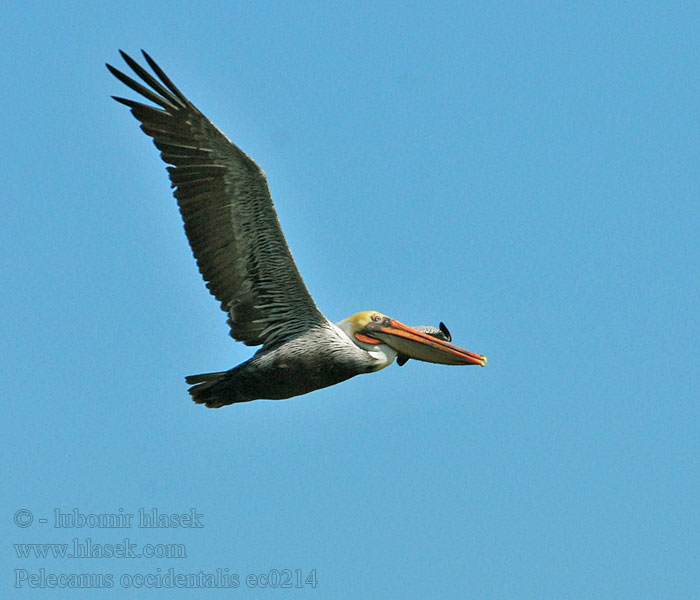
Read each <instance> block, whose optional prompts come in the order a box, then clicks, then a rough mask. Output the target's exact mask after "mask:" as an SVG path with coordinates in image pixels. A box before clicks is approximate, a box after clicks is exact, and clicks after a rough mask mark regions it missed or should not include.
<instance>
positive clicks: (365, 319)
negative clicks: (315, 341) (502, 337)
mask: <svg viewBox="0 0 700 600" xmlns="http://www.w3.org/2000/svg"><path fill="white" fill-rule="evenodd" d="M338 325H339V327H340V328H341V329H342V330H343V331H344V332H345V333H346V335H347V336H348V337H349V338H350V339H351V340H352V341H353V342H354V343H355V344H357V345H358V346H359V347H360V348H362V349H363V350H366V351H368V352H370V353H372V352H373V351H374V352H381V353H382V354H384V355H387V359H388V362H387V363H386V364H390V363H391V361H393V360H394V358H395V357H396V355H398V354H402V355H404V356H406V357H408V358H414V359H416V360H422V361H424V362H432V363H439V364H443V365H481V366H482V367H483V366H484V365H486V357H485V356H481V355H480V354H475V353H473V352H470V351H469V350H465V349H464V348H460V347H459V346H455V345H454V344H451V343H450V342H448V341H445V340H443V339H440V338H438V337H435V336H433V335H430V334H428V333H424V332H423V331H419V330H418V329H414V328H413V327H409V326H408V325H404V324H403V323H401V322H399V321H397V320H396V319H392V318H391V317H387V316H386V315H384V314H382V313H380V312H378V311H376V310H366V311H363V312H359V313H357V314H354V315H352V316H351V317H348V318H347V319H345V320H344V321H341V322H340V323H338ZM389 357H390V358H389ZM384 366H386V365H384Z"/></svg>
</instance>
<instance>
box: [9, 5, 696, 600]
mask: <svg viewBox="0 0 700 600" xmlns="http://www.w3.org/2000/svg"><path fill="white" fill-rule="evenodd" d="M221 4H222V3H197V6H196V8H195V7H194V5H193V3H190V2H177V1H176V2H169V3H167V5H166V4H159V3H153V2H120V3H102V4H100V3H77V2H74V3H70V2H66V3H54V4H49V3H37V2H24V3H19V2H15V3H10V5H9V7H6V8H5V10H4V17H3V19H4V25H5V27H4V34H3V39H2V42H0V44H2V48H3V52H2V53H0V68H1V69H2V71H1V74H2V81H3V86H2V87H3V92H2V98H3V109H4V118H3V142H4V143H3V145H2V150H0V153H2V164H3V167H4V168H3V183H4V185H3V192H2V195H3V227H2V235H1V236H0V244H1V245H2V247H1V248H0V250H1V251H2V255H3V256H4V260H3V268H2V270H1V271H0V273H1V275H2V287H3V289H4V290H5V293H4V297H5V304H4V306H5V310H4V311H2V317H1V322H2V332H3V334H2V336H1V341H0V352H2V356H3V360H2V362H1V364H2V366H1V367H0V369H2V381H3V398H4V406H5V407H6V416H5V418H4V419H2V425H0V427H1V428H2V438H3V440H5V447H6V451H5V452H4V460H3V463H4V479H5V484H4V485H3V486H2V489H1V490H0V497H1V498H2V506H3V507H4V510H3V517H2V519H1V520H0V522H1V523H2V526H1V528H2V538H3V539H4V540H6V541H5V547H4V548H3V549H2V553H3V556H4V560H3V564H4V565H5V567H4V568H3V571H4V572H3V575H2V582H3V583H2V585H3V591H2V593H1V595H2V596H3V597H10V596H13V595H14V596H16V597H23V598H33V597H43V598H45V597H47V595H46V594H47V593H49V594H50V596H51V597H56V598H73V597H84V596H85V593H89V595H90V597H95V598H112V597H136V596H137V595H138V596H139V597H143V598H191V597H206V598H218V597H234V598H235V597H241V598H247V597H253V598H268V597H269V598H279V597H282V596H285V597H287V596H290V597H318V598H398V597H404V598H425V597H443V598H450V597H463V598H479V599H482V598H498V599H500V598H504V599H505V598H508V599H511V598H533V599H542V598H569V599H577V598H581V599H584V598H585V599H589V598H637V599H642V598H687V597H691V596H692V595H694V594H695V593H697V590H698V589H699V588H700V575H698V573H700V518H699V516H698V502H699V496H700V480H699V479H698V468H699V467H700V433H699V432H700V427H699V425H700V406H699V405H698V387H699V383H700V380H699V377H698V375H699V372H700V370H699V368H698V362H697V352H698V349H699V347H700V346H699V343H698V342H699V340H698V324H697V317H698V306H699V304H700V302H699V301H700V283H699V281H700V278H699V277H698V256H699V255H700V243H699V236H698V228H699V227H700V218H699V217H700V214H699V212H700V211H699V209H698V206H699V203H698V200H699V199H700V152H699V145H698V139H700V119H699V118H698V106H700V75H699V73H700V53H699V52H698V48H699V45H700V33H699V32H700V9H699V8H698V6H697V5H695V4H694V3H676V2H658V3H645V2H642V3H634V4H630V3H609V2H598V3H595V2H592V3H543V2H535V3H533V2H528V3H502V2H499V3H492V2H483V3H441V4H437V5H434V4H431V5H430V6H428V5H427V3H425V4H413V5H408V4H406V5H400V4H398V3H397V4H394V3H378V4H377V3H363V2H360V3H357V2H355V3H352V6H350V5H348V6H340V5H338V4H331V3H303V2H302V3H239V2H231V3H225V4H226V6H224V7H222V6H221ZM119 48H123V49H124V50H125V51H127V52H129V53H131V54H132V55H136V54H137V53H138V51H139V49H140V48H145V49H146V50H147V51H148V52H149V53H151V55H152V56H153V57H154V58H155V59H156V60H157V61H158V62H159V63H160V64H161V66H162V67H163V68H164V70H165V71H166V72H167V73H168V74H169V75H170V77H171V78H172V79H173V80H174V81H175V82H176V84H177V85H178V86H179V87H180V88H181V89H182V90H183V91H184V92H185V93H186V94H188V96H189V97H190V98H191V100H192V101H193V102H195V104H196V105H197V106H198V107H199V108H200V109H201V110H202V111H203V112H204V113H205V114H206V115H207V116H208V117H209V118H210V119H212V120H213V121H214V122H215V123H216V124H217V125H218V126H219V127H220V128H221V129H223V130H224V131H225V132H226V133H227V134H228V135H229V137H231V139H232V140H234V141H235V142H236V143H237V144H239V145H240V146H241V147H242V148H243V149H244V150H245V151H246V152H248V153H249V154H250V155H251V156H253V157H254V158H255V159H256V160H257V161H258V163H259V164H260V165H261V166H262V168H263V169H264V170H265V171H266V173H267V176H268V180H269V183H270V188H271V191H272V194H273V197H274V199H275V202H276V206H277V210H278V214H279V217H280V220H281V223H282V226H283V228H284V231H285V233H286V236H287V240H288V242H289V245H290V247H291V249H292V252H293V253H294V256H295V259H296V261H297V264H298V266H299V268H300V270H301V273H302V275H303V276H304V278H305V280H306V283H307V285H308V287H309V289H310V291H311V292H312V294H313V295H314V297H315V299H316V301H317V303H318V305H319V307H320V308H321V309H322V310H323V311H324V313H325V314H326V315H327V316H328V317H329V318H330V319H332V320H336V321H337V320H340V319H343V318H345V317H346V316H348V315H350V314H353V313H355V312H357V311H359V310H366V309H377V310H381V311H382V312H385V313H387V314H389V315H391V316H393V317H395V318H397V319H399V320H401V321H403V322H406V323H410V324H433V325H435V324H437V323H438V322H439V321H444V322H445V323H446V324H447V325H448V326H449V328H450V329H451V331H452V334H453V337H454V340H455V342H456V343H458V344H460V345H462V346H464V347H466V348H469V349H470V350H473V351H475V352H479V353H483V354H485V355H487V356H488V357H489V364H488V366H487V367H486V368H484V369H477V368H456V367H454V368H450V367H444V366H438V365H429V364H422V363H418V362H416V361H411V362H409V363H408V364H407V365H406V366H405V367H402V368H398V367H397V366H395V365H392V366H391V367H389V368H387V369H385V370H384V371H382V372H380V373H378V374H373V375H365V376H361V377H357V378H355V379H353V380H350V381H348V382H346V383H343V384H341V385H338V386H335V387H333V388H329V389H325V390H321V391H317V392H314V393H312V394H310V395H308V396H302V397H299V398H295V399H291V400H287V401H282V402H253V403H249V404H245V405H239V406H233V407H228V408H224V409H221V410H206V409H204V408H203V407H200V406H196V405H194V404H193V403H192V402H191V401H190V400H189V397H188V394H187V390H186V384H185V382H184V380H183V377H184V376H185V375H187V374H191V373H199V372H206V371H213V370H223V369H227V368H230V367H232V366H234V365H235V364H238V363H239V362H242V361H243V360H245V359H247V358H248V357H249V356H250V355H251V354H252V349H250V348H248V347H245V346H243V345H242V344H236V343H234V342H233V341H232V340H231V339H230V338H229V337H228V335H227V327H226V323H225V316H224V315H223V313H221V312H220V310H219V308H218V305H217V303H216V302H215V301H214V300H213V298H211V297H210V296H209V295H208V293H207V291H206V290H205V288H204V285H203V284H202V282H201V280H200V278H199V275H198V273H197V270H196V266H195V264H194V261H193V259H192V257H191V253H190V250H189V248H188V246H187V243H186V240H185V236H184V234H183V231H182V226H181V223H180V220H179V215H178V211H177V208H176V205H175V201H174V200H173V198H172V196H171V194H170V191H169V182H168V180H167V176H166V173H165V169H164V166H163V165H162V164H161V162H160V159H159V157H158V155H157V152H156V150H155V148H154V147H153V145H152V144H151V142H150V141H149V140H148V139H147V138H146V137H145V136H144V135H143V134H142V132H141V131H140V130H139V129H138V126H137V123H136V121H135V120H134V119H133V118H132V117H131V115H130V114H129V113H128V111H127V110H126V109H125V108H124V107H122V106H120V105H118V104H116V103H115V102H113V101H112V100H111V99H110V98H109V96H110V95H111V94H117V95H125V94H126V95H129V92H128V91H127V90H126V89H125V88H124V86H122V84H120V83H119V82H118V81H116V80H115V79H114V78H113V77H112V76H111V75H110V74H109V73H108V72H107V70H106V69H105V68H104V63H105V62H110V63H112V64H114V65H115V66H117V67H118V68H122V66H123V63H121V59H120V57H119V55H118V52H117V50H118V49H119ZM132 97H133V96H132ZM152 508H156V509H157V510H158V511H159V512H160V513H162V514H178V513H188V512H189V511H190V509H193V508H194V509H195V510H196V512H197V514H201V515H203V516H202V517H201V521H202V523H203V525H204V526H203V527H202V528H171V529H144V528H140V527H137V526H133V527H131V528H127V529H121V530H110V529H100V528H88V527H83V528H78V527H75V528H71V527H63V528H56V527H53V517H54V514H55V512H54V511H55V510H56V509H58V510H59V511H61V512H66V513H71V512H72V511H73V509H77V510H78V511H79V512H80V513H81V514H117V513H119V511H120V510H121V511H122V512H123V513H132V514H135V515H138V511H139V509H144V510H146V511H147V512H148V511H150V510H151V509H152ZM17 511H30V513H31V515H32V518H33V521H32V523H31V525H29V526H28V527H19V526H16V525H15V524H14V520H15V519H16V518H17V519H20V521H21V520H22V519H26V518H27V515H28V514H29V513H24V512H23V513H20V516H19V517H17V516H16V515H17V514H18V513H17ZM40 519H46V521H47V522H46V523H41V522H40ZM23 523H24V524H26V521H24V522H23ZM86 538H91V539H92V542H93V543H95V544H115V543H119V542H121V541H122V540H123V539H124V538H128V539H129V542H130V543H135V544H138V545H139V548H142V547H143V546H144V545H146V544H179V545H180V546H179V547H181V548H184V549H185V550H186V557H184V558H129V559H120V558H111V559H110V558H104V559H99V558H93V559H82V560H81V559H77V558H62V559H61V558H56V559H53V558H44V559H39V558H27V557H24V558H22V557H20V556H19V555H18V551H17V549H16V547H15V546H14V544H29V543H36V544H48V543H68V544H72V543H73V540H76V539H77V540H78V541H79V542H80V543H85V540H86ZM42 569H43V573H44V574H81V573H93V574H94V573H97V574H111V575H112V577H113V581H114V585H113V587H112V588H109V589H94V590H91V591H89V592H85V591H82V592H81V591H80V590H70V589H53V590H50V591H48V592H47V590H45V589H36V588H33V587H31V586H30V585H29V583H28V581H29V577H30V576H32V575H37V574H39V573H41V572H42V571H41V570H42ZM169 569H173V572H174V573H183V574H186V573H198V572H200V571H202V572H205V573H214V572H216V570H217V569H222V570H223V569H228V571H227V573H229V574H231V575H233V574H236V575H238V576H239V581H240V586H239V587H238V588H236V589H234V590H223V589H222V590H206V589H184V590H183V589H164V588H161V589H148V590H143V589H141V590H135V589H134V588H133V587H132V588H125V587H124V585H122V584H121V582H122V581H123V578H124V576H127V579H126V580H124V581H126V584H127V585H128V583H129V581H132V580H129V579H128V577H131V576H133V575H138V574H141V575H145V574H154V573H166V572H168V570H169ZM274 569H277V570H278V571H280V572H282V571H283V570H284V569H289V570H290V572H291V573H292V574H293V575H294V577H295V578H296V573H297V570H300V572H301V573H303V577H304V578H306V576H307V575H308V574H309V573H311V572H312V571H314V570H315V573H316V577H317V581H318V585H317V587H316V588H311V587H310V586H309V585H305V587H302V588H301V589H297V588H292V589H284V590H283V589H271V588H269V587H268V588H264V589H263V588H260V587H258V588H255V589H252V588H249V587H248V585H247V579H246V578H247V576H248V575H250V574H253V575H255V574H269V573H270V572H271V571H272V570H274ZM18 573H19V575H18ZM18 577H20V578H22V577H24V578H25V580H23V583H22V586H21V587H20V588H14V587H13V585H15V583H16V582H17V578H18ZM273 577H274V576H273ZM294 582H295V583H296V579H294Z"/></svg>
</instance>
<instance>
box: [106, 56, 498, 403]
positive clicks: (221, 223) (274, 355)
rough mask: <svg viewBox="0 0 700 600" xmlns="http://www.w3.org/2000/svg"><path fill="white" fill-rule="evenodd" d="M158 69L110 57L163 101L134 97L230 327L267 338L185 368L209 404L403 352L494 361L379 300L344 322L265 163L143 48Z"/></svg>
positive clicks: (339, 373)
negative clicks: (302, 269)
mask: <svg viewBox="0 0 700 600" xmlns="http://www.w3.org/2000/svg"><path fill="white" fill-rule="evenodd" d="M143 54H144V58H145V59H146V61H147V63H148V64H149V65H150V67H151V68H152V69H153V71H154V73H155V74H156V76H157V79H156V78H155V77H154V76H153V75H152V74H151V73H149V72H148V71H146V70H145V69H144V68H143V67H141V66H140V65H139V64H138V63H136V61H134V60H133V59H132V58H131V57H129V56H128V55H126V54H124V53H123V52H122V56H123V57H124V60H125V61H126V62H127V64H128V65H129V66H130V67H131V68H132V69H133V70H134V72H135V73H136V74H137V75H138V76H139V77H140V78H141V79H142V80H143V82H144V83H145V84H146V85H147V86H148V87H146V86H144V85H142V84H141V83H138V82H137V81H135V80H133V79H131V78H130V77H128V76H127V75H124V74H123V73H122V72H120V71H118V70H117V69H115V68H114V67H112V66H110V65H107V67H108V68H109V70H110V71H111V72H112V74H114V75H115V77H117V78H118V79H119V80H120V81H122V82H123V83H124V84H126V85H127V86H128V87H130V88H131V89H132V90H134V91H136V92H138V93H139V94H141V95H142V96H144V97H145V98H146V99H148V100H150V101H151V102H153V103H154V104H156V105H157V107H156V106H149V105H147V104H142V103H140V102H135V101H133V100H129V99H126V98H118V97H115V100H117V101H118V102H121V103H122V104H125V105H126V106H128V107H129V108H130V109H131V112H132V113H133V115H134V116H135V117H136V118H137V119H138V120H139V121H140V122H141V128H142V129H143V131H144V132H145V133H146V134H147V135H149V136H151V137H152V138H153V141H154V143H155V145H156V146H157V148H158V149H159V150H160V152H161V157H162V158H163V160H164V161H165V162H166V163H168V164H170V165H172V166H170V167H168V172H169V175H170V180H171V182H172V186H173V187H174V188H175V191H174V196H175V198H176V199H177V201H178V205H179V208H180V213H181V215H182V218H183V221H184V224H185V232H186V234H187V238H188V240H189V242H190V246H191V248H192V252H193V254H194V256H195V259H196V261H197V265H198V266H199V270H200V272H201V273H202V276H203V277H204V280H205V282H206V285H207V288H208V289H209V291H210V292H211V293H212V294H213V295H214V296H215V297H216V298H217V300H219V302H220V303H221V308H222V309H223V310H224V311H225V312H226V313H227V314H228V324H229V327H230V334H231V336H232V337H233V338H234V339H236V340H238V341H242V342H244V343H245V344H247V345H250V346H259V345H262V348H261V349H260V350H258V352H257V353H256V354H255V355H254V356H253V357H252V358H251V359H250V360H248V361H246V362H244V363H242V364H240V365H238V366H237V367H235V368H233V369H231V370H229V371H222V372H217V373H205V374H201V375H191V376H189V377H187V378H186V379H187V381H188V383H190V384H192V387H190V390H189V391H190V394H191V395H192V398H193V399H194V401H195V402H198V403H202V404H206V405H207V406H208V407H220V406H224V405H226V404H233V403H238V402H246V401H249V400H256V399H263V398H265V399H271V400H276V399H282V398H290V397H292V396H297V395H300V394H306V393H308V392H311V391H313V390H316V389H319V388H323V387H327V386H329V385H334V384H336V383H340V382H341V381H345V380H346V379H349V378H350V377H353V376H354V375H359V374H361V373H370V372H373V371H378V370H379V369H382V368H384V367H386V366H387V365H389V364H390V363H391V362H392V361H393V360H394V358H396V357H397V356H398V361H399V364H400V365H401V364H403V363H405V362H406V360H408V359H409V358H415V359H418V360H424V361H429V362H437V363H443V364H480V365H482V366H483V365H484V364H485V363H486V359H485V357H483V356H481V355H478V354H474V353H472V352H469V351H468V350H464V349H463V348H459V347H458V346H454V345H452V344H451V343H450V339H451V338H450V335H449V332H448V331H447V329H446V328H444V325H442V324H441V327H440V329H437V328H433V327H418V328H410V327H407V326H405V325H403V324H401V323H399V322H398V321H395V320H393V319H390V318H389V317H386V316H385V315H382V314H381V313H378V312H376V311H365V312H361V313H357V314H355V315H353V316H352V317H349V318H348V319H345V320H344V321H341V322H339V323H337V324H334V323H331V322H330V321H329V320H328V319H326V317H324V316H323V314H322V313H321V312H320V311H319V310H318V308H317V307H316V304H315V303H314V301H313V299H312V297H311V295H310V294H309V292H308V290H307V289H306V286H305V285H304V281H303V280H302V278H301V275H300V274H299V271H298V269H297V267H296V264H295V263H294V259H293V258H292V255H291V252H290V251H289V248H288V246H287V243H286V241H285V239H284V234H283V233H282V229H281V227H280V225H279V221H278V219H277V214H276V212H275V208H274V205H273V203H272V198H271V197H270V193H269V190H268V187H267V180H266V177H265V174H264V173H263V171H262V169H260V167H258V165H257V164H256V163H255V162H254V161H253V159H251V158H250V157H249V156H248V155H246V154H245V153H244V152H243V151H242V150H241V149H240V148H238V147H237V146H236V145H235V144H233V143H232V142H231V141H230V140H229V139H228V138H227V137H226V136H225V135H224V134H223V133H222V132H221V131H220V130H219V129H217V128H216V127H215V126H214V125H213V124H212V123H211V122H210V121H209V120H208V119H207V118H206V117H205V116H204V115H203V114H202V113H201V112H200V111H199V110H197V108H196V107H195V106H194V105H193V104H192V103H191V102H190V101H189V100H188V99H187V98H186V97H185V96H184V95H183V94H182V92H180V90H178V89H177V87H175V85H174V84H173V83H172V82H171V81H170V79H169V78H168V77H167V76H166V75H165V73H164V72H163V71H162V69H160V67H159V66H158V65H157V64H156V63H155V62H154V61H153V59H151V58H150V57H149V56H148V55H147V54H146V53H145V52H144V53H143Z"/></svg>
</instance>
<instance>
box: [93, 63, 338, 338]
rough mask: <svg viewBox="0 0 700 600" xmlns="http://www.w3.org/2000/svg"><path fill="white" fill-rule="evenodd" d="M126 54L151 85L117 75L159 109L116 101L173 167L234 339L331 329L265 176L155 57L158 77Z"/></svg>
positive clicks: (199, 255) (203, 268) (197, 248)
mask: <svg viewBox="0 0 700 600" xmlns="http://www.w3.org/2000/svg"><path fill="white" fill-rule="evenodd" d="M120 53H121V55H122V57H123V58H124V60H125V62H126V63H127V65H128V66H129V67H131V69H132V70H133V71H134V73H135V74H136V75H137V76H138V77H139V78H140V79H141V80H142V81H143V83H144V84H145V85H143V84H142V83H139V82H138V81H135V80H134V79H132V78H131V77H129V76H128V75H125V74H124V73H122V72H121V71H119V70H117V69H115V68H114V67H112V66H111V65H107V68H108V69H109V71H110V72H111V73H112V74H113V75H114V76H115V77H116V78H117V79H119V81H121V82H122V83H123V84H125V85H126V86H127V87H129V88H130V89H131V90H133V91H135V92H136V93H138V94H140V95H141V96H143V97H144V98H146V99H147V100H150V101H151V102H153V104H155V105H156V106H150V105H148V104H143V103H141V102H136V101H134V100H130V99H128V98H121V97H118V96H113V98H114V99H115V100H116V101H117V102H120V103H121V104H124V105H126V106H127V107H129V108H130V109H131V113H132V114H133V115H134V117H136V119H138V120H139V121H140V122H141V129H142V130H143V131H144V132H145V133H146V134H147V135H149V136H150V137H151V138H153V142H154V144H155V145H156V147H157V148H158V149H159V150H160V155H161V157H162V158H163V161H165V162H166V163H167V164H169V165H171V166H169V167H168V168H167V170H168V174H169V176H170V181H171V184H172V187H173V188H175V189H174V192H173V195H174V196H175V198H176V199H177V202H178V206H179V208H180V214H181V215H182V219H183V221H184V225H185V233H186V234H187V239H188V240H189V243H190V247H191V248H192V253H193V254H194V257H195V259H196V261H197V265H198V266H199V271H200V273H201V274H202V276H203V278H204V281H205V282H206V286H207V288H208V289H209V291H210V292H211V293H212V294H213V295H214V296H215V297H216V299H217V300H218V301H219V302H220V303H221V308H222V310H224V311H225V312H226V313H228V315H229V319H228V324H229V326H230V328H231V335H232V336H233V337H234V338H235V339H237V340H239V341H242V342H244V343H245V344H248V345H250V346H257V345H260V344H265V345H271V344H275V343H278V342H282V341H284V340H286V339H289V338H291V337H294V336H295V335H297V334H299V333H301V332H303V331H305V330H307V329H309V328H310V327H313V326H318V325H322V324H325V323H327V321H326V319H325V317H324V316H323V315H322V314H321V312H320V311H319V310H318V308H317V307H316V304H315V303H314V301H313V299H312V298H311V295H310V294H309V292H308V290H307V289H306V286H305V285H304V281H303V280H302V278H301V275H300V274H299V270H298V269H297V267H296V264H295V263H294V259H293V258H292V255H291V252H290V251H289V248H288V246H287V242H286V240H285V239H284V234H283V233H282V229H281V227H280V224H279V220H278V218H277V213H276V212H275V208H274V205H273V203H272V198H271V197H270V191H269V189H268V186H267V180H266V178H265V174H264V173H263V171H262V169H260V167H258V165H257V164H256V163H255V162H254V161H253V159H252V158H250V157H249V156H248V155H247V154H245V152H243V151H242V150H241V149H240V148H238V147H237V146H236V145H235V144H233V143H232V142H231V141H230V140H229V139H228V138H227V137H226V136H225V135H224V134H223V133H222V132H221V131H220V130H219V129H218V128H217V127H216V126H215V125H214V124H213V123H212V122H211V121H209V119H207V118H206V117H205V116H204V115H203V114H202V113H201V112H199V110H198V109H197V108H195V106H194V105H193V104H192V103H191V102H190V101H189V100H188V99H187V98H186V96H185V95H184V94H183V93H182V92H181V91H180V90H179V89H178V88H177V87H176V86H175V85H174V84H173V83H172V81H171V80H170V79H169V78H168V77H167V76H166V75H165V73H164V72H163V70H162V69H161V68H160V67H159V66H158V65H157V64H156V63H155V61H154V60H153V59H152V58H151V57H150V56H149V55H148V54H146V53H145V52H143V56H144V58H145V59H146V62H147V63H148V65H149V66H150V67H151V69H152V70H153V72H154V73H155V77H154V76H153V75H152V74H151V73H149V72H148V71H146V69H144V68H143V67H142V66H141V65H139V64H138V63H137V62H136V61H135V60H134V59H132V58H131V57H130V56H128V55H127V54H125V53H124V52H121V51H120ZM147 86H148V87H147Z"/></svg>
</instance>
